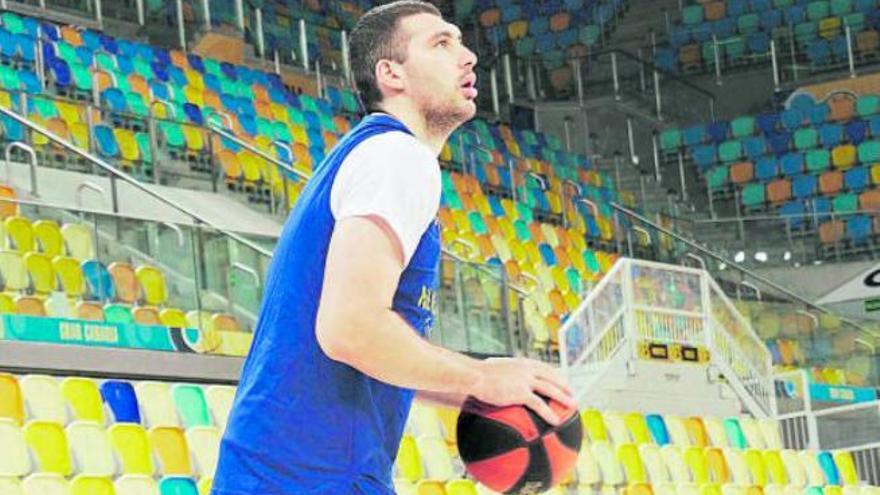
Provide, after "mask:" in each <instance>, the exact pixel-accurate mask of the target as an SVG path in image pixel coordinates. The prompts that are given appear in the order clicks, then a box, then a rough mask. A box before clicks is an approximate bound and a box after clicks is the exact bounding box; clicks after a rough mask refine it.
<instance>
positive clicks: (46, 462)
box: [24, 420, 73, 476]
mask: <svg viewBox="0 0 880 495" xmlns="http://www.w3.org/2000/svg"><path fill="white" fill-rule="evenodd" d="M24 438H25V441H26V442H27V445H28V447H29V448H30V449H31V452H32V453H33V454H34V457H35V459H36V461H37V469H36V470H37V471H40V472H43V473H56V474H60V475H62V476H68V475H70V473H71V472H72V471H73V463H72V462H71V460H70V450H69V448H68V445H67V436H66V435H65V434H64V429H63V428H62V427H61V425H60V424H58V423H53V422H51V421H39V420H34V421H30V422H28V424H27V425H25V427H24Z"/></svg>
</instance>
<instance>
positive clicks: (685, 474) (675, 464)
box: [660, 445, 693, 483]
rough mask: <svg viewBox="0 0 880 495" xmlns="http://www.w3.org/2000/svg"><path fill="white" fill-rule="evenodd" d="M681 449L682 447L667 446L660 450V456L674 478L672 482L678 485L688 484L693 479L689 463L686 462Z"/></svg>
mask: <svg viewBox="0 0 880 495" xmlns="http://www.w3.org/2000/svg"><path fill="white" fill-rule="evenodd" d="M681 449H682V447H678V446H677V445H665V446H663V447H661V448H660V455H661V456H662V457H663V462H664V463H665V464H666V467H667V469H669V475H670V477H672V481H674V482H676V483H688V482H690V481H691V480H692V479H693V478H692V477H691V473H690V470H689V468H688V465H687V463H686V462H685V461H684V456H683V455H682V450H681Z"/></svg>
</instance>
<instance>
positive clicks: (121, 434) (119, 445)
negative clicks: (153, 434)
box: [108, 423, 154, 476]
mask: <svg viewBox="0 0 880 495" xmlns="http://www.w3.org/2000/svg"><path fill="white" fill-rule="evenodd" d="M108 433H109V435H110V443H111V444H112V445H113V449H114V450H115V451H116V455H117V456H118V457H119V460H120V468H121V472H122V473H123V474H143V475H149V476H152V475H153V471H154V467H153V456H152V454H151V453H150V444H149V442H148V441H147V434H146V432H145V431H144V429H143V428H142V427H141V425H137V424H131V423H116V424H114V425H113V426H111V427H110V429H109V430H108Z"/></svg>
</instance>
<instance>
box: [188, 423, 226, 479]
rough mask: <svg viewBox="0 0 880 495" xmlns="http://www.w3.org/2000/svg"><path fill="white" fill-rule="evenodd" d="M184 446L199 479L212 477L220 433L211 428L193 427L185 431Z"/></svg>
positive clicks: (218, 448) (218, 450)
mask: <svg viewBox="0 0 880 495" xmlns="http://www.w3.org/2000/svg"><path fill="white" fill-rule="evenodd" d="M186 444H187V445H188V446H189V450H190V452H192V457H193V459H194V460H195V471H196V472H197V473H198V474H199V476H201V477H213V476H214V471H215V470H216V469H217V457H218V456H219V454H220V432H219V431H218V430H217V428H215V427H213V426H193V427H192V428H189V429H188V430H186Z"/></svg>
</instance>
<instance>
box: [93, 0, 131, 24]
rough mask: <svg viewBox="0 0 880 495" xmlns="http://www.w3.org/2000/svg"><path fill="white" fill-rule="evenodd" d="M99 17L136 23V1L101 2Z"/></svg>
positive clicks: (112, 0)
mask: <svg viewBox="0 0 880 495" xmlns="http://www.w3.org/2000/svg"><path fill="white" fill-rule="evenodd" d="M101 15H102V16H104V17H105V18H107V19H118V20H121V21H126V22H131V23H137V22H139V16H138V2H137V0H101Z"/></svg>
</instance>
